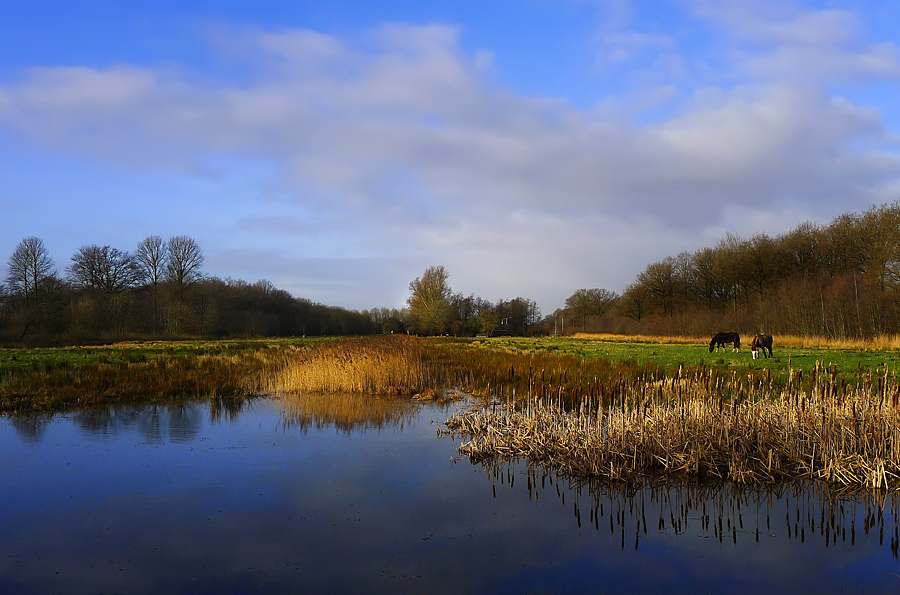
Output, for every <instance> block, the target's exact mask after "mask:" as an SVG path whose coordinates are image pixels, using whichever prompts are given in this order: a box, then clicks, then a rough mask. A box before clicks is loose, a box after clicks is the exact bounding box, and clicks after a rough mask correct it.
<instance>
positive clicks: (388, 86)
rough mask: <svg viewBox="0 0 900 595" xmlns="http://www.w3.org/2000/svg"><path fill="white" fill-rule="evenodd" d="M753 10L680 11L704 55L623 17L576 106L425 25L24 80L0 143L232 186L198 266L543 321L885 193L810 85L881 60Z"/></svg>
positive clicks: (807, 15) (848, 128) (307, 33)
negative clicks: (492, 307) (618, 89)
mask: <svg viewBox="0 0 900 595" xmlns="http://www.w3.org/2000/svg"><path fill="white" fill-rule="evenodd" d="M751 6H752V7H753V8H751ZM759 6H760V5H759V3H754V4H752V5H751V4H749V3H745V2H739V1H733V2H725V3H722V2H700V1H698V2H694V3H693V4H691V11H692V12H691V13H690V15H689V16H690V18H691V19H693V20H694V21H695V22H697V23H700V24H701V25H703V26H705V27H707V28H708V30H710V31H715V32H716V34H715V35H714V36H713V37H712V38H711V41H710V42H709V43H710V46H709V47H710V50H709V52H710V53H709V55H705V54H703V53H701V54H689V53H688V52H687V50H685V49H682V45H683V44H684V43H685V41H684V40H683V39H679V37H678V36H677V35H675V34H671V35H670V34H667V33H660V32H654V31H642V30H640V27H638V26H632V23H631V22H629V21H628V19H627V18H623V19H621V20H620V21H619V22H618V23H617V25H616V28H615V30H603V31H600V32H598V40H600V41H598V44H597V48H598V49H597V51H598V52H599V53H600V54H602V58H603V59H602V62H603V66H602V67H600V68H599V70H600V71H601V73H605V75H604V76H617V77H627V76H634V75H635V73H638V72H640V73H641V76H640V79H639V80H640V82H635V83H634V87H633V88H632V90H631V91H630V93H628V94H622V93H619V94H616V93H613V92H610V93H609V94H608V95H606V96H604V97H602V98H601V100H600V101H598V102H597V103H596V104H595V105H593V106H592V107H589V108H579V107H576V106H575V105H574V104H573V103H572V102H570V101H567V99H566V98H565V97H560V96H546V97H536V96H526V95H522V94H520V93H517V92H516V91H515V89H513V88H510V87H507V86H503V85H501V84H499V83H498V82H497V81H496V79H495V78H494V75H493V68H494V67H493V64H492V61H491V56H490V54H489V53H487V52H480V53H467V52H465V51H464V50H463V49H462V46H461V43H460V36H461V35H463V33H462V32H461V31H460V30H459V29H458V28H455V27H451V26H447V25H441V24H425V25H409V24H390V25H385V26H382V27H379V28H377V29H375V30H371V31H369V32H368V33H367V34H366V35H365V36H363V37H360V38H356V39H342V38H339V37H336V36H333V35H328V34H324V33H321V32H316V31H311V30H303V29H294V30H284V31H261V30H233V31H230V32H229V33H228V34H227V38H228V39H227V43H226V45H228V46H229V47H231V48H232V50H233V53H234V54H239V55H240V56H241V60H242V61H243V62H242V64H241V66H242V68H243V69H244V71H245V72H247V73H249V74H247V75H245V76H242V77H239V78H226V77H215V76H212V75H209V74H204V73H201V72H194V71H190V70H187V69H178V68H148V67H139V66H136V65H129V64H114V65H109V66H106V67H88V66H72V67H56V68H35V69H31V70H29V71H27V72H24V73H23V74H22V76H21V77H20V78H19V79H18V80H16V81H13V82H11V83H7V84H4V85H2V86H0V138H3V137H5V138H6V139H8V140H7V142H11V143H12V144H14V145H15V144H17V143H22V144H27V145H28V146H29V147H34V150H37V151H45V150H46V151H53V152H62V153H70V154H74V155H78V156H79V157H80V158H85V159H89V160H91V161H93V162H96V163H100V164H103V166H104V167H108V168H111V169H114V170H119V171H136V172H153V173H154V174H158V175H163V176H172V177H180V178H188V179H201V180H203V179H219V180H223V179H228V180H231V179H235V178H238V179H242V180H244V181H245V183H246V184H247V185H248V189H247V192H246V194H245V195H244V197H243V198H242V195H240V193H238V196H237V198H234V199H232V200H233V201H234V203H236V204H237V206H235V204H234V203H232V204H231V205H230V206H229V207H228V208H227V209H225V208H223V209H219V208H218V207H217V204H216V203H215V199H211V198H204V199H203V200H206V201H209V204H204V205H203V208H202V209H198V211H202V212H205V213H207V215H206V216H208V217H211V218H218V219H219V220H218V224H219V227H220V228H221V229H224V230H226V231H227V232H228V233H227V234H226V235H227V237H218V236H214V235H212V234H210V235H209V236H206V237H204V236H203V235H202V234H200V237H198V240H199V241H200V243H201V245H203V246H204V249H205V251H206V253H207V257H208V263H207V265H208V268H209V269H210V271H211V272H212V273H214V274H220V275H222V276H226V275H232V276H241V277H244V278H250V280H253V276H254V275H258V276H265V277H267V278H269V279H271V280H273V281H274V282H275V283H276V285H279V286H281V287H285V288H287V289H289V290H291V291H292V292H294V293H295V294H296V295H302V296H305V297H311V298H312V299H315V300H317V301H322V302H325V303H331V304H337V305H344V306H348V307H354V308H364V307H372V306H381V305H386V306H399V305H401V304H402V301H403V298H404V297H405V294H406V287H407V284H408V282H409V280H411V279H412V278H413V277H415V276H418V275H420V274H421V271H422V270H424V268H425V267H426V266H428V265H431V264H442V265H444V266H446V267H447V269H448V270H449V271H450V273H451V278H450V282H451V285H452V286H453V287H454V289H456V290H459V291H462V292H464V293H476V294H478V295H481V296H482V297H485V298H487V299H491V300H495V299H498V298H506V299H509V298H512V297H516V296H524V297H528V298H531V299H536V300H537V301H538V302H539V304H540V305H541V306H542V308H543V309H544V311H545V312H549V311H552V310H553V309H555V308H556V307H559V306H561V305H562V302H563V300H564V299H565V298H566V297H567V296H568V295H570V294H571V293H572V292H573V291H574V290H575V289H578V288H580V287H606V288H610V289H615V290H621V289H622V288H623V287H624V285H625V284H627V283H628V282H630V281H631V280H632V279H633V277H634V276H635V275H636V274H637V273H638V272H640V270H642V269H643V267H644V266H645V265H646V264H648V263H649V262H652V261H654V260H658V259H660V258H662V257H664V256H666V255H669V254H675V253H677V252H678V251H681V250H694V249H696V248H697V247H699V246H701V245H707V244H711V243H714V242H715V241H717V239H718V238H719V237H720V236H721V235H722V234H723V233H724V231H725V230H729V231H732V232H736V233H738V234H743V235H748V234H750V233H753V232H756V231H767V232H769V233H771V234H775V233H780V232H782V231H785V230H787V229H789V228H790V227H793V226H794V225H796V224H797V223H798V222H800V221H802V220H804V219H814V220H817V221H823V222H824V221H827V220H829V219H830V218H832V217H833V216H835V215H837V214H840V213H842V212H846V211H853V210H860V209H864V208H867V207H868V206H870V205H872V204H875V203H881V202H886V201H891V200H894V199H896V198H898V197H900V192H898V190H900V156H898V154H897V138H896V135H895V132H894V131H892V130H891V129H890V128H889V127H888V126H887V125H886V124H885V122H884V120H883V114H882V112H881V111H880V110H879V109H878V108H876V107H871V106H865V105H861V104H859V103H858V102H855V101H854V100H852V99H851V98H848V97H846V96H841V95H839V94H837V93H836V92H835V91H834V90H833V89H834V88H835V86H838V85H843V86H847V85H854V84H865V83H866V81H893V82H897V81H900V57H898V53H897V48H896V46H894V45H893V43H890V42H880V41H875V42H866V41H864V40H863V39H862V36H861V33H860V27H859V23H858V19H857V17H856V16H855V15H854V14H852V13H848V12H842V11H835V10H802V9H796V8H795V9H793V10H791V9H784V8H780V6H781V5H780V4H779V5H774V4H773V5H766V6H763V7H762V9H759V8H758V7H759ZM673 65H679V66H678V68H673ZM673 73H676V74H673ZM597 76H601V75H600V74H598V75H597ZM629 80H631V79H629ZM634 80H637V79H634ZM636 97H642V98H644V99H646V98H652V97H657V98H658V100H657V101H656V102H655V103H653V102H651V103H653V105H651V106H650V107H649V108H648V107H647V105H644V104H642V102H641V101H639V100H638V101H635V98H636ZM648 113H652V115H649V116H648ZM9 139H11V140H9ZM186 200H193V199H190V198H189V199H186ZM197 200H199V199H197ZM181 223H182V226H181V227H180V229H182V230H184V229H188V230H190V228H191V221H187V222H181ZM7 232H8V233H11V232H10V231H9V230H7ZM150 233H163V234H164V233H165V231H162V232H160V230H157V229H148V230H146V232H145V235H149V234H150ZM179 233H183V232H179ZM188 233H189V234H190V232H188ZM194 235H197V234H194ZM141 237H143V236H136V237H135V238H134V241H135V243H136V242H137V241H138V240H139V239H141ZM91 241H93V239H92V238H87V237H85V238H81V239H79V240H78V245H80V244H82V243H88V242H91ZM223 269H224V270H223Z"/></svg>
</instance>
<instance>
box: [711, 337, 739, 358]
mask: <svg viewBox="0 0 900 595" xmlns="http://www.w3.org/2000/svg"><path fill="white" fill-rule="evenodd" d="M726 343H731V344H732V345H733V347H732V351H740V350H741V336H740V335H739V334H737V333H716V336H715V337H713V338H712V341H710V342H709V352H710V353H712V352H713V349H715V350H716V351H718V350H719V347H721V348H722V351H725V344H726Z"/></svg>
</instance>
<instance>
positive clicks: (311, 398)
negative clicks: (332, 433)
mask: <svg viewBox="0 0 900 595" xmlns="http://www.w3.org/2000/svg"><path fill="white" fill-rule="evenodd" d="M277 402H278V406H279V407H280V408H281V414H282V415H283V420H284V426H285V428H299V429H301V430H304V431H306V430H309V429H310V428H315V429H322V428H325V427H328V426H334V427H335V428H337V429H339V430H341V431H343V432H345V433H350V432H351V431H352V430H355V429H365V428H381V427H384V426H397V427H400V428H403V426H404V425H405V424H406V423H408V422H409V421H411V420H412V419H413V418H415V416H416V415H417V414H418V412H419V409H420V408H421V404H420V403H418V402H416V401H411V400H410V399H409V397H392V396H387V395H366V394H362V395H361V394H349V393H329V394H318V393H310V394H298V395H283V396H281V397H279V399H278V401H277Z"/></svg>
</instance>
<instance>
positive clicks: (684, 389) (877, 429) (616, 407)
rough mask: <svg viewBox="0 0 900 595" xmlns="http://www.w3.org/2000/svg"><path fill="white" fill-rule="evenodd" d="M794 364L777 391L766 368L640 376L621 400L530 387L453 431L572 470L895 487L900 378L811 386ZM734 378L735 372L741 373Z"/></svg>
mask: <svg viewBox="0 0 900 595" xmlns="http://www.w3.org/2000/svg"><path fill="white" fill-rule="evenodd" d="M800 376H802V375H795V374H793V373H792V374H791V378H790V380H789V382H788V385H787V386H786V387H785V388H784V389H782V390H778V391H773V390H772V385H771V384H770V383H766V382H765V381H763V380H762V379H751V380H750V382H749V383H747V384H746V385H744V384H743V383H740V382H739V383H738V386H737V387H735V386H734V385H733V386H732V387H731V390H730V391H729V392H730V398H728V399H726V398H725V392H724V391H723V390H722V389H723V388H724V387H722V386H721V385H720V384H719V383H718V382H710V380H711V376H710V375H709V374H708V373H704V372H703V371H702V370H698V371H697V372H695V373H694V374H691V375H687V376H685V375H680V374H679V375H677V376H676V377H674V378H662V379H660V380H658V381H651V382H647V383H645V384H643V385H641V386H639V387H638V386H634V387H631V389H630V390H625V391H623V392H621V393H620V395H619V396H618V398H614V399H613V401H612V402H609V403H607V402H604V401H603V400H602V399H593V398H590V397H588V398H583V399H582V400H581V401H580V404H579V406H578V407H577V408H576V409H573V410H568V411H567V410H566V409H565V408H564V407H563V406H562V402H561V401H560V400H559V399H553V398H546V397H543V398H527V399H523V400H520V401H518V402H516V401H510V402H509V403H508V404H507V405H506V406H504V407H494V406H492V407H485V408H482V409H481V410H478V411H469V412H465V413H458V414H456V415H454V416H453V417H452V418H451V419H450V420H449V421H448V422H447V428H448V430H449V431H450V432H453V433H460V434H466V435H471V436H472V439H471V440H470V441H469V442H468V443H467V444H465V445H463V446H462V447H461V451H462V452H463V453H464V454H466V455H467V456H469V457H471V458H472V459H474V460H479V459H484V458H492V457H525V458H527V459H528V460H529V461H530V462H532V463H535V464H539V465H541V466H546V467H548V468H551V469H554V470H558V471H560V472H562V473H565V474H568V475H573V476H588V477H603V478H606V479H612V480H631V479H635V478H637V477H641V476H646V475H651V476H652V475H676V476H685V477H697V478H701V479H708V478H716V479H723V480H724V479H727V480H731V481H735V482H738V483H755V482H772V481H782V480H788V479H797V478H813V479H820V480H823V481H827V482H830V483H835V484H840V485H844V486H864V487H868V488H889V487H893V488H896V487H897V486H898V483H897V481H898V480H900V404H898V397H900V387H898V386H897V385H896V384H892V383H891V382H890V378H889V377H888V375H887V372H885V375H884V377H883V378H879V379H875V384H877V389H876V390H875V392H874V398H873V394H872V390H873V388H874V387H873V384H871V379H870V383H869V384H867V385H863V386H856V387H852V386H848V385H846V383H844V382H838V381H837V379H836V376H835V374H834V373H833V372H832V373H829V371H828V370H824V369H817V370H816V371H815V372H814V374H813V380H812V383H811V384H810V385H809V387H808V388H806V389H802V388H800V387H799V386H798V385H797V382H799V380H800ZM732 382H733V381H732Z"/></svg>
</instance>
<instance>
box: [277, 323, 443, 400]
mask: <svg viewBox="0 0 900 595" xmlns="http://www.w3.org/2000/svg"><path fill="white" fill-rule="evenodd" d="M273 363H274V364H275V365H274V366H273V370H272V373H271V374H269V375H268V376H267V377H265V378H263V380H262V385H263V387H264V389H265V390H266V392H269V393H273V394H277V395H281V394H296V393H301V392H308V393H357V394H359V393H370V394H384V395H412V394H418V393H422V392H424V391H433V389H434V380H433V376H432V374H431V372H430V369H429V367H428V366H427V365H426V364H425V359H424V346H423V340H421V339H417V338H413V337H405V336H395V337H376V338H361V339H341V340H336V341H328V342H323V343H319V344H316V345H315V346H312V347H301V348H297V349H288V350H282V351H280V352H278V353H276V354H274V360H273Z"/></svg>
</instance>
